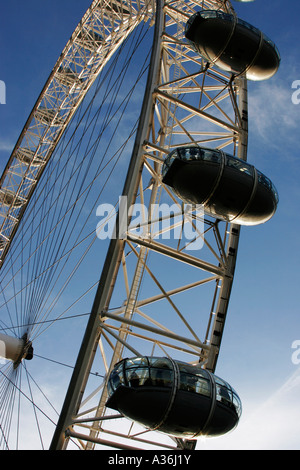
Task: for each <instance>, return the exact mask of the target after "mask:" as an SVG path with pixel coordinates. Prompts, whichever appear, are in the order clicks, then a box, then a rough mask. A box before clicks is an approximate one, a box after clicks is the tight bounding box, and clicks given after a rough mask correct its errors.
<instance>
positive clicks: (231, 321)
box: [0, 0, 300, 449]
mask: <svg viewBox="0 0 300 470" xmlns="http://www.w3.org/2000/svg"><path fill="white" fill-rule="evenodd" d="M89 4H90V0H80V1H74V0H43V1H42V2H41V1H39V0H28V1H27V2H23V1H21V0H15V1H14V2H6V3H5V6H2V15H1V19H0V22H1V25H0V40H1V41H0V44H1V49H0V54H1V62H0V64H1V67H0V80H3V81H4V82H5V84H6V104H5V105H0V171H1V172H2V170H3V168H4V165H5V162H6V161H7V159H8V158H9V155H10V152H11V150H12V148H13V146H14V144H15V142H16V140H17V138H18V136H19V134H20V132H21V130H22V127H23V125H24V123H25V121H26V119H27V117H28V115H29V113H30V111H31V109H32V107H33V105H34V102H35V100H36V98H37V96H38V94H39V92H40V91H41V89H42V87H43V85H44V83H45V80H46V79H47V77H48V75H49V73H50V71H51V69H52V67H53V65H54V63H55V61H56V60H57V57H58V55H59V54H60V52H61V50H62V49H63V47H64V46H65V44H66V42H67V40H68V39H69V37H70V35H71V34H72V32H73V30H74V28H75V26H76V25H77V23H78V21H79V20H80V18H81V16H82V14H83V13H84V12H85V11H86V9H87V8H88V6H89ZM233 4H234V7H235V9H236V11H237V14H238V16H240V17H241V18H243V19H245V20H246V21H248V22H250V23H252V24H253V25H254V26H256V27H258V28H260V29H261V30H262V31H263V32H264V33H265V34H267V35H268V36H269V37H270V38H271V39H272V40H273V41H274V42H275V43H276V45H277V47H278V49H279V51H280V54H281V66H280V70H279V71H278V73H277V74H276V75H275V76H274V77H273V78H272V79H271V80H269V81H267V82H259V83H249V147H248V160H249V162H251V163H253V164H254V165H256V167H257V168H258V169H259V170H261V171H262V172H264V173H265V174H266V175H267V176H269V177H270V178H271V179H272V181H273V182H274V184H275V186H276V187H277V189H278V192H279V197H280V203H279V207H278V210H277V213H276V215H275V216H274V218H273V219H272V220H271V221H269V222H268V223H267V224H265V225H263V226H258V227H248V228H247V227H245V228H243V229H242V232H241V239H240V246H239V256H238V262H237V269H236V277H235V282H234V287H233V291H232V296H231V301H230V308H229V314H228V318H227V323H226V327H225V333H224V337H223V341H222V348H221V354H220V358H219V362H218V367H217V373H218V375H220V376H221V377H224V378H225V379H226V380H228V381H229V382H230V383H231V384H232V385H233V386H234V388H235V389H236V390H237V391H238V393H239V395H240V397H241V399H242V402H243V417H242V420H241V423H240V426H239V427H238V429H237V430H236V431H235V432H234V433H232V434H230V435H228V436H225V437H223V438H219V439H218V440H212V441H205V442H200V443H199V445H198V446H199V448H203V449H223V448H232V449H243V448H246V449H247V448H249V449H299V448H300V442H299V440H300V438H299V436H300V403H299V399H298V397H299V395H300V364H295V363H294V362H295V361H294V362H293V361H292V354H293V352H295V350H293V349H292V344H293V342H294V341H296V340H299V341H300V318H299V302H298V293H299V270H298V267H299V265H300V256H299V251H300V250H299V233H300V218H299V203H300V186H299V177H300V155H299V144H300V133H299V128H300V104H299V105H296V104H293V102H292V93H293V91H294V90H293V89H292V83H293V82H294V81H295V80H300V62H299V40H300V35H299V26H300V24H299V18H300V4H299V2H298V0H290V1H289V2H288V7H286V6H285V4H284V2H283V1H282V0H255V1H254V2H253V3H248V4H240V3H237V2H233ZM298 357H299V358H300V354H299V356H298Z"/></svg>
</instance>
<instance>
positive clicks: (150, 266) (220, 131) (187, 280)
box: [0, 0, 247, 449]
mask: <svg viewBox="0 0 300 470" xmlns="http://www.w3.org/2000/svg"><path fill="white" fill-rule="evenodd" d="M199 8H204V9H216V10H218V9H220V10H222V11H225V12H229V13H232V12H233V9H232V7H231V4H230V2H229V1H228V0H189V1H186V0H179V1H178V0H171V1H169V2H164V0H157V3H156V5H154V3H153V2H152V1H149V2H147V1H145V2H133V1H130V0H100V1H99V0H94V1H93V3H92V5H91V7H90V9H89V10H88V12H87V13H86V15H85V16H84V18H83V20H82V22H81V23H80V25H79V26H78V27H77V29H76V30H75V32H74V34H73V35H72V37H71V39H70V41H69V43H68V45H67V46H66V48H65V49H64V51H63V53H62V55H61V57H60V59H59V61H58V62H57V64H56V65H55V67H54V69H53V72H52V74H51V75H50V77H49V80H48V82H47V84H46V86H45V88H44V90H43V91H42V93H41V95H40V97H39V99H38V101H37V103H36V105H35V107H34V109H33V111H32V113H31V115H30V117H29V119H28V121H27V123H26V125H25V127H24V130H23V132H22V134H21V136H20V138H19V140H18V142H17V144H16V146H15V149H14V151H13V153H12V156H11V158H10V160H9V162H8V164H7V166H6V169H5V171H4V173H3V176H2V179H1V181H0V187H1V189H0V206H1V207H0V217H1V218H2V225H1V226H0V263H3V261H4V258H5V256H6V253H7V251H8V249H9V247H10V244H11V241H12V239H13V236H14V234H15V232H16V230H17V227H18V224H19V222H20V220H21V217H22V215H23V213H24V211H25V208H26V206H27V204H28V202H29V200H30V197H31V195H32V193H33V191H34V188H35V186H36V184H37V183H38V180H39V179H40V177H41V175H42V173H43V171H44V168H45V166H46V164H47V162H48V160H49V159H50V157H51V155H52V152H53V150H54V148H55V147H56V145H57V143H58V141H59V139H60V138H61V136H62V134H63V133H64V131H65V129H66V127H67V126H68V124H69V122H70V120H71V119H72V116H73V115H74V113H75V111H76V109H77V108H78V106H79V104H80V102H81V101H82V99H83V98H84V96H85V94H86V92H87V91H88V89H89V88H90V87H91V85H92V83H93V82H94V80H95V78H96V77H97V75H98V73H99V71H100V70H101V69H102V68H103V67H104V66H105V65H106V63H107V62H108V61H109V59H110V57H111V56H112V55H113V54H114V52H115V51H116V49H117V48H118V47H119V45H120V44H121V43H122V41H123V40H124V39H125V38H126V37H127V36H128V35H129V34H130V33H131V31H133V29H134V28H135V27H137V26H138V24H139V23H140V22H141V21H143V20H144V21H147V20H150V21H153V19H154V14H155V21H153V22H154V24H155V33H154V42H153V49H152V58H151V63H150V69H149V75H148V83H147V86H146V91H145V96H144V101H143V107H142V111H141V116H140V122H139V127H138V131H137V135H136V140H135V145H134V148H133V152H132V157H131V161H130V164H129V169H128V173H127V178H126V181H125V185H124V189H123V196H124V197H125V198H126V200H127V203H128V207H130V208H132V212H131V213H126V219H127V220H125V227H126V228H127V230H126V233H125V234H124V237H123V238H116V239H113V240H111V243H110V246H109V249H108V252H107V256H106V261H105V263H104V267H103V270H102V274H101V277H100V281H99V286H98V290H97V293H96V296H95V299H94V304H93V306H92V310H91V315H90V318H89V322H88V325H87V329H86V331H85V334H84V338H83V341H82V345H81V349H80V351H79V355H78V358H77V362H76V365H75V369H74V373H73V375H72V378H71V381H70V385H69V388H68V391H67V394H66V398H65V403H64V405H63V408H62V411H61V414H60V418H59V421H58V424H57V427H56V431H55V434H54V436H53V440H52V444H51V449H66V448H67V447H68V446H69V445H72V442H75V445H76V446H78V447H79V448H82V449H93V448H95V447H96V446H97V445H106V446H109V447H116V448H121V449H125V448H127V449H128V448H132V446H130V445H128V440H129V441H130V442H133V441H134V442H136V443H138V444H139V445H142V446H144V447H145V446H146V447H149V446H150V447H151V446H156V447H157V446H164V447H165V448H169V449H174V448H176V445H177V446H178V447H180V448H191V447H193V445H194V444H191V443H190V442H186V443H185V442H184V441H182V440H178V439H172V438H171V444H170V439H169V438H168V440H167V441H165V442H163V443H162V442H158V440H157V438H156V437H155V436H153V434H151V433H149V431H148V430H140V429H139V430H136V429H134V425H133V424H132V423H130V422H129V423H128V421H127V420H125V419H124V418H122V417H121V418H120V416H119V415H118V416H115V415H112V414H111V412H110V411H109V410H107V409H106V406H105V404H106V399H107V391H106V380H107V377H108V375H109V373H110V371H111V369H112V368H113V367H114V365H115V363H116V362H118V361H119V360H120V359H121V358H122V357H124V356H126V355H128V354H133V355H139V354H141V355H143V354H145V355H149V354H154V353H156V351H157V350H158V351H159V354H160V355H170V356H171V355H172V354H174V355H176V356H177V357H178V358H180V359H182V360H185V361H186V362H191V363H199V362H200V363H201V364H202V366H203V367H205V368H207V369H208V370H210V371H214V370H215V368H216V363H217V359H218V355H219V350H220V344H221V340H222V334H223V329H224V324H225V319H226V314H227V310H228V303H229V298H230V294H231V288H232V283H233V277H234V271H235V264H236V257H237V248H238V241H239V234H240V229H239V227H238V226H237V225H228V224H226V223H223V222H221V221H219V220H215V219H212V218H209V217H206V216H205V215H203V214H200V215H199V213H198V211H197V210H195V208H191V210H190V212H188V215H187V216H186V211H185V208H184V207H183V204H182V201H180V200H178V198H177V197H176V196H175V195H174V194H173V193H172V191H171V190H170V188H168V187H167V186H165V185H164V184H163V183H162V176H161V168H162V163H163V160H164V157H165V156H166V155H167V154H168V153H169V152H170V151H171V150H172V149H174V148H176V147H177V146H180V145H200V146H201V145H203V146H215V147H217V148H219V149H223V148H226V149H229V150H228V151H229V152H230V153H232V154H234V155H237V156H239V157H240V158H243V159H245V160H246V156H247V89H246V81H245V80H244V79H243V78H242V77H237V78H236V77H233V76H231V75H230V74H227V73H225V72H221V71H220V70H217V69H215V68H214V67H213V66H210V65H209V64H207V63H206V62H205V61H203V60H202V58H201V57H199V55H198V54H197V53H195V51H194V50H193V47H192V46H191V45H190V44H189V43H188V42H187V41H186V40H185V37H184V26H185V22H186V20H187V19H188V18H189V17H190V16H191V15H192V14H193V13H194V12H195V11H197V9H199ZM149 180H150V182H149ZM165 203H167V204H169V205H171V204H173V205H174V206H175V207H176V208H177V209H178V213H179V214H181V218H180V215H179V216H176V217H175V216H174V214H173V215H172V214H170V216H169V217H167V216H164V215H163V216H160V215H157V214H156V213H154V211H153V207H154V208H157V207H159V208H161V207H162V206H160V205H163V204H165ZM138 204H141V205H142V206H143V207H144V208H147V209H146V210H145V211H144V212H145V213H143V214H142V221H139V223H138V224H136V223H135V221H134V215H135V214H134V207H135V206H136V205H138ZM123 216H124V214H123V213H121V212H119V214H118V218H117V225H118V226H119V225H121V226H122V227H123V226H124V219H123ZM178 217H179V219H178ZM167 220H169V225H168V227H167V228H166V226H165V225H163V222H165V221H167ZM199 220H201V222H202V224H203V230H202V231H199V229H197V227H196V221H199ZM186 226H188V227H190V228H191V227H192V229H193V233H194V236H195V239H196V240H197V239H199V240H201V244H200V245H201V249H199V250H197V251H190V245H191V239H189V238H188V237H187V236H186V233H185V227H186ZM141 227H142V228H143V229H144V230H143V231H142V234H141V233H137V232H138V230H137V229H138V228H139V229H140V228H141ZM174 229H179V232H180V237H179V239H178V238H177V239H174V238H173V239H172V236H171V233H173V232H172V231H173V230H174ZM168 235H169V237H168ZM158 240H159V241H158ZM176 269H177V270H178V271H177V272H178V283H177V284H176V285H174V284H172V285H169V283H168V272H170V270H176ZM121 292H122V293H121ZM121 295H122V296H123V298H122V301H123V304H122V306H121V307H120V308H119V309H114V308H113V305H120V303H114V299H115V297H117V298H118V302H120V299H121ZM124 299H125V300H124ZM191 299H192V300H191ZM199 299H201V302H199ZM136 318H138V320H137V319H136ZM156 354H157V353H156ZM94 362H97V363H98V364H101V368H102V369H101V373H102V374H103V375H104V376H105V378H104V380H103V383H102V384H100V385H99V383H97V384H96V386H94V384H90V381H91V376H90V371H91V367H92V364H93V363H94ZM115 419H116V420H117V423H118V424H117V425H116V426H115V427H114V428H113V427H111V426H109V424H111V423H112V426H113V423H114V420H115ZM119 423H122V425H121V424H120V425H119ZM78 428H80V430H83V431H84V432H78ZM103 435H105V436H109V437H110V439H109V440H108V439H103ZM141 435H143V436H144V435H146V437H147V438H146V439H144V438H142V437H141ZM174 441H175V446H174ZM144 447H143V448H144Z"/></svg>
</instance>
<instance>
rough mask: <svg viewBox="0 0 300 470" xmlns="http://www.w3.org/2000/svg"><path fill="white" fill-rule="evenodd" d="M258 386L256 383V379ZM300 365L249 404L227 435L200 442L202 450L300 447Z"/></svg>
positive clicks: (288, 448) (199, 446)
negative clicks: (265, 397) (255, 403)
mask: <svg viewBox="0 0 300 470" xmlns="http://www.w3.org/2000/svg"><path fill="white" fill-rule="evenodd" d="M253 389H255V383H253ZM299 396H300V368H298V369H297V370H296V372H295V373H294V374H293V375H292V376H291V377H289V378H288V380H287V381H286V382H285V383H284V384H283V385H282V387H280V388H279V389H278V390H276V391H275V392H274V394H273V395H271V396H270V398H269V399H268V400H267V401H266V402H264V403H261V404H260V405H258V406H257V407H256V408H254V407H253V404H252V405H250V404H249V405H248V406H247V405H246V406H245V408H244V411H243V417H242V419H241V422H240V424H239V426H238V427H237V428H236V429H235V430H234V431H233V432H232V433H230V434H228V435H227V436H224V437H222V438H219V439H214V440H206V441H203V442H200V443H199V444H198V446H197V448H198V449H199V450H200V449H203V450H211V449H215V450H218V449H228V450H299V449H300V439H299V436H300V419H299V418H300V404H299Z"/></svg>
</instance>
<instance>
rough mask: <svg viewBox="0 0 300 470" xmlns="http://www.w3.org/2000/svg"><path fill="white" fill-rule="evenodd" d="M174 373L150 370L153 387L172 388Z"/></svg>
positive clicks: (164, 370) (163, 370)
mask: <svg viewBox="0 0 300 470" xmlns="http://www.w3.org/2000/svg"><path fill="white" fill-rule="evenodd" d="M173 375H174V374H173V372H172V371H171V370H166V369H156V368H151V369H150V379H151V385H153V386H154V387H167V388H171V387H172V385H173Z"/></svg>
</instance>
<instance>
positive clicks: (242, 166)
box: [226, 154, 253, 176]
mask: <svg viewBox="0 0 300 470" xmlns="http://www.w3.org/2000/svg"><path fill="white" fill-rule="evenodd" d="M226 165H227V166H228V167H230V168H235V169H236V170H238V171H242V172H243V173H246V174H248V175H250V176H253V166H252V165H249V164H248V163H246V162H244V161H243V160H240V159H238V158H234V157H232V156H231V155H228V154H226Z"/></svg>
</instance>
